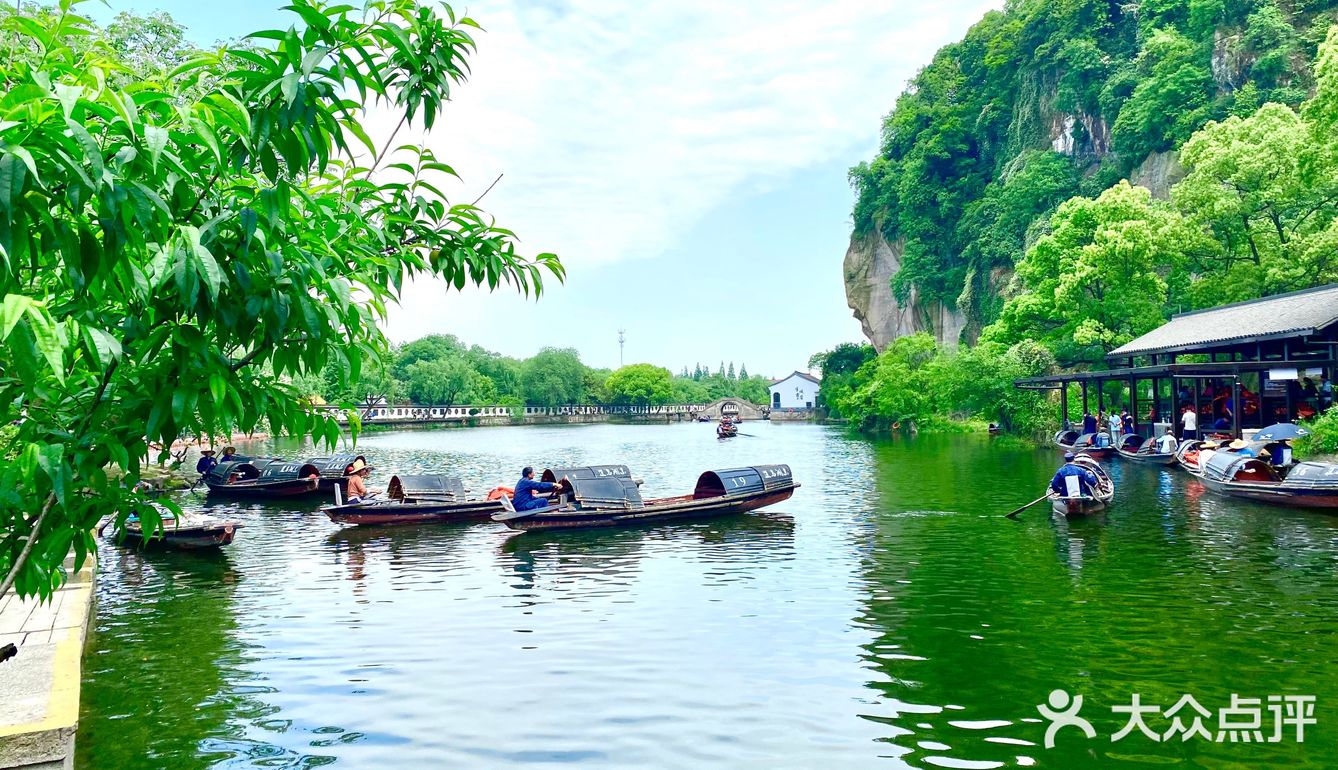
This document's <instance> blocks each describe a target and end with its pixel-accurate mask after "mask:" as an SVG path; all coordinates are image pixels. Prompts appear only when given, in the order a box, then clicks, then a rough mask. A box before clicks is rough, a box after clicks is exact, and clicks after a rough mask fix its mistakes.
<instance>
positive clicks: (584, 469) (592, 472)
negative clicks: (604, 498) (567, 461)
mask: <svg viewBox="0 0 1338 770" xmlns="http://www.w3.org/2000/svg"><path fill="white" fill-rule="evenodd" d="M564 476H565V477H567V478H569V479H573V480H575V479H604V478H620V479H630V478H632V471H631V469H629V468H628V467H627V466H626V465H585V466H581V467H575V468H548V469H546V470H545V471H544V472H543V475H542V476H540V477H539V479H540V480H541V481H547V482H548V483H549V484H556V483H558V482H559V481H561V480H562V477H564Z"/></svg>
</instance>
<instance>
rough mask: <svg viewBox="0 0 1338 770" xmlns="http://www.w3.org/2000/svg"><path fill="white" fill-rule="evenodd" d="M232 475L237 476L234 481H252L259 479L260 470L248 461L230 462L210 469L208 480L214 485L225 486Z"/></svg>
mask: <svg viewBox="0 0 1338 770" xmlns="http://www.w3.org/2000/svg"><path fill="white" fill-rule="evenodd" d="M233 475H236V476H237V478H236V479H235V481H253V480H255V479H258V478H260V469H259V468H257V467H256V466H255V464H254V463H252V462H251V461H250V460H232V461H229V462H226V463H219V464H218V465H215V466H214V467H213V468H211V469H210V471H209V476H208V479H209V481H212V482H213V483H215V484H227V483H228V479H230V478H232V476H233Z"/></svg>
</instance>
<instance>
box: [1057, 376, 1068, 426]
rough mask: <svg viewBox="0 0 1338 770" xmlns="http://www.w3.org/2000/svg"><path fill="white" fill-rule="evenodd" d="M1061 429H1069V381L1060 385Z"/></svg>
mask: <svg viewBox="0 0 1338 770" xmlns="http://www.w3.org/2000/svg"><path fill="white" fill-rule="evenodd" d="M1059 428H1060V430H1068V429H1069V384H1068V382H1067V381H1066V382H1061V383H1059Z"/></svg>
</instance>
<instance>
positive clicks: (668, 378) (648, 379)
mask: <svg viewBox="0 0 1338 770" xmlns="http://www.w3.org/2000/svg"><path fill="white" fill-rule="evenodd" d="M672 380H673V377H672V375H670V374H669V370H668V369H664V368H662V367H659V366H655V365H654V364H629V365H627V366H624V367H622V368H621V369H617V370H615V371H614V372H613V374H610V375H609V379H608V382H607V383H605V387H606V388H607V389H608V393H609V397H610V398H611V399H612V400H613V403H615V404H639V405H641V406H647V405H650V404H667V403H669V402H670V401H671V400H673V395H674V387H673V382H672Z"/></svg>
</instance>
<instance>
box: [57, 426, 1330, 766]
mask: <svg viewBox="0 0 1338 770" xmlns="http://www.w3.org/2000/svg"><path fill="white" fill-rule="evenodd" d="M743 430H744V432H745V433H748V434H752V435H746V436H740V437H739V438H736V439H731V440H726V441H717V440H716V439H715V437H714V431H715V428H714V426H713V425H705V424H679V425H669V426H623V425H587V426H567V427H531V428H509V427H508V428H475V429H465V430H459V429H456V430H437V431H403V432H394V433H379V434H372V435H366V436H364V437H363V439H362V441H361V442H360V444H359V449H360V450H361V451H363V452H365V453H367V454H368V455H369V456H370V458H371V460H372V462H373V464H374V465H375V466H376V467H377V470H376V471H375V472H374V473H373V476H372V479H371V486H373V487H376V486H384V484H385V483H386V481H387V480H388V479H389V477H390V474H391V473H394V472H424V471H438V470H446V469H451V470H453V471H454V472H456V473H458V474H459V475H461V476H463V477H464V478H465V479H466V482H467V485H468V486H470V487H472V488H473V489H474V490H476V491H479V490H486V489H489V488H491V487H493V486H495V485H497V484H499V483H507V484H513V483H514V481H515V479H516V477H517V476H518V472H519V469H520V467H521V466H522V465H525V464H531V465H534V466H536V467H544V466H549V465H562V466H568V465H586V464H597V463H626V464H628V465H629V466H631V468H632V470H633V473H634V474H635V475H637V476H639V477H641V478H644V480H645V485H644V486H643V491H644V492H645V493H646V494H647V495H648V496H660V495H669V494H678V493H680V492H686V491H689V490H690V489H691V488H692V486H693V484H694V483H695V480H696V476H697V474H698V473H699V472H700V471H702V470H706V469H711V468H727V467H735V466H739V465H752V464H763V463H775V462H785V463H789V464H790V465H791V466H792V468H793V470H794V476H795V479H796V480H797V481H799V482H800V483H801V484H802V485H803V486H802V488H801V489H799V490H798V491H797V492H796V493H795V495H794V497H793V498H792V499H791V500H789V501H788V502H785V503H782V504H780V505H777V506H774V507H773V508H770V509H766V510H764V511H761V512H757V513H752V514H745V515H739V516H733V517H728V518H722V519H716V520H709V521H701V522H692V523H677V524H670V525H662V526H653V527H642V528H636V529H626V530H614V531H587V532H566V533H525V534H519V535H513V534H512V533H510V531H509V530H506V529H505V528H503V527H502V525H500V524H493V523H491V522H482V523H474V524H456V525H438V526H421V527H399V528H381V529H341V528H340V527H338V526H336V525H334V524H332V523H331V522H330V521H329V520H328V519H326V518H325V517H324V516H323V515H321V514H320V513H318V512H317V511H316V510H315V508H316V504H315V503H310V504H305V503H304V504H293V503H287V504H285V503H278V504H250V503H242V504H237V503H218V504H206V503H204V502H203V497H202V496H197V497H194V498H188V500H192V501H194V502H191V503H190V505H192V506H193V507H204V508H207V509H209V510H210V511H211V512H213V513H222V514H228V515H232V516H235V517H236V518H239V519H241V520H243V521H244V522H245V524H246V528H245V529H243V530H241V531H240V533H239V535H238V538H237V540H236V542H235V543H234V544H233V545H232V546H230V547H228V548H226V549H224V550H223V551H222V552H221V553H216V554H213V555H208V554H203V555H202V554H189V553H152V552H150V553H142V552H138V551H133V550H127V549H121V548H118V547H115V546H107V547H105V548H104V549H103V553H102V556H101V564H100V574H99V576H98V588H97V609H96V617H95V619H94V622H93V628H92V630H91V635H90V639H89V642H88V648H87V650H86V654H85V658H84V685H83V701H82V708H83V714H82V720H81V726H80V732H79V736H78V762H77V767H79V768H84V769H86V770H120V769H121V768H172V769H173V770H177V769H182V770H186V769H189V768H206V767H208V768H252V767H267V768H276V767H278V768H305V767H320V766H327V765H328V766H333V767H336V768H339V769H340V770H345V769H352V768H430V767H431V768H436V767H537V766H542V765H551V764H554V763H570V764H582V765H589V766H595V767H617V768H625V767H656V768H688V767H692V768H700V767H713V768H774V767H795V768H818V767H822V768H836V767H840V768H856V767H889V768H903V767H915V768H932V767H949V768H996V767H1043V768H1059V769H1062V770H1067V769H1068V768H1086V767H1101V768H1106V767H1146V768H1152V767H1156V768H1162V767H1191V768H1242V769H1243V768H1259V767H1278V768H1333V767H1338V666H1336V665H1335V664H1336V663H1338V517H1333V516H1326V515H1324V514H1321V513H1314V512H1304V511H1301V512H1298V511H1287V510H1281V509H1274V508H1270V507H1266V506H1263V505H1260V504H1254V503H1248V502H1239V501H1234V500H1225V499H1222V498H1219V497H1216V496H1214V494H1213V493H1211V492H1208V491H1206V490H1204V489H1203V488H1202V487H1201V486H1200V485H1199V484H1198V483H1197V482H1195V481H1193V480H1192V479H1191V478H1190V477H1189V476H1188V475H1187V474H1185V473H1184V472H1182V471H1166V470H1162V469H1154V468H1146V467H1141V466H1140V467H1131V466H1130V465H1128V464H1121V463H1120V462H1119V461H1114V462H1113V463H1111V464H1110V468H1111V472H1112V476H1113V477H1114V479H1115V482H1116V485H1117V495H1116V500H1115V504H1114V506H1113V507H1112V509H1111V510H1110V511H1109V512H1108V513H1107V514H1105V515H1104V516H1102V517H1100V518H1097V519H1093V520H1085V521H1077V522H1072V523H1070V522H1066V521H1063V520H1055V519H1054V518H1052V516H1051V514H1050V513H1049V511H1048V509H1047V508H1046V507H1044V506H1037V507H1035V508H1032V509H1030V510H1028V511H1027V512H1026V513H1023V514H1022V516H1021V517H1020V519H1019V520H1017V521H1012V520H1008V519H1005V518H1002V516H1001V514H1003V513H1005V512H1007V511H1009V510H1011V509H1013V508H1015V507H1017V506H1018V505H1021V504H1022V503H1025V502H1027V501H1028V500H1031V499H1033V498H1035V497H1036V496H1037V495H1039V494H1040V490H1041V489H1042V488H1043V486H1044V485H1045V483H1046V482H1047V481H1048V479H1049V477H1050V474H1051V473H1052V472H1053V471H1054V467H1055V465H1056V462H1057V458H1058V455H1057V454H1056V453H1052V452H1049V451H1041V450H1035V449H1030V448H1025V447H1021V446H1019V445H1016V444H1011V443H1008V441H1007V440H995V441H991V440H990V439H989V438H987V437H984V436H922V437H919V438H915V439H909V440H908V439H900V440H886V441H870V440H868V439H864V438H860V437H856V436H851V435H849V434H847V433H845V432H843V431H842V430H841V429H839V428H833V427H822V426H815V425H771V424H768V423H757V422H750V423H745V424H744V428H743ZM281 450H282V451H283V452H285V453H286V456H295V455H298V454H301V453H302V452H301V451H300V450H297V449H294V448H293V447H291V446H288V447H281ZM1057 689H1058V690H1064V691H1066V692H1067V693H1070V694H1075V695H1079V694H1080V695H1082V696H1083V697H1084V703H1083V706H1082V709H1081V711H1080V712H1079V715H1080V716H1082V717H1084V718H1086V719H1088V720H1089V721H1090V723H1091V725H1092V727H1093V729H1094V730H1095V732H1096V737H1094V738H1091V739H1088V738H1086V737H1085V736H1084V734H1083V732H1082V731H1081V729H1080V728H1077V727H1072V726H1070V727H1065V728H1063V729H1062V730H1061V731H1059V732H1058V733H1057V734H1056V735H1055V741H1056V745H1055V747H1054V748H1046V747H1045V746H1044V736H1045V733H1046V727H1047V726H1048V724H1049V723H1048V722H1047V721H1045V720H1042V718H1041V715H1040V713H1039V712H1038V709H1037V706H1038V704H1043V703H1045V702H1046V699H1047V697H1048V696H1049V695H1050V693H1051V692H1052V691H1053V690H1057ZM1135 693H1137V694H1139V696H1140V697H1141V702H1142V704H1143V705H1144V706H1147V705H1149V704H1151V705H1155V706H1158V707H1159V708H1160V710H1161V711H1163V712H1164V711H1166V710H1168V709H1170V708H1171V707H1172V705H1173V704H1175V703H1176V701H1178V700H1180V699H1181V696H1183V695H1190V696H1192V697H1193V698H1194V699H1195V701H1196V703H1198V704H1199V705H1201V706H1202V707H1203V709H1204V710H1206V711H1209V712H1211V715H1212V716H1211V717H1209V718H1204V719H1203V720H1202V724H1203V726H1204V728H1206V730H1208V731H1209V732H1211V733H1212V734H1213V737H1214V738H1216V733H1217V731H1218V728H1219V724H1218V717H1219V715H1218V713H1217V712H1218V709H1222V708H1226V707H1227V706H1228V705H1229V701H1230V698H1231V696H1232V694H1233V693H1235V694H1238V695H1240V696H1241V697H1243V698H1259V699H1261V700H1262V701H1263V702H1264V703H1267V698H1268V697H1269V696H1298V695H1304V696H1315V698H1316V708H1315V712H1314V718H1315V722H1316V724H1312V725H1307V726H1306V727H1305V733H1304V743H1298V742H1297V740H1296V735H1295V732H1296V728H1295V727H1294V726H1292V725H1288V726H1287V727H1286V728H1285V731H1284V732H1283V735H1282V739H1281V740H1280V741H1278V742H1269V741H1268V740H1267V739H1268V738H1271V737H1273V735H1272V734H1273V721H1274V715H1273V714H1271V713H1270V712H1269V710H1268V708H1267V706H1264V707H1263V711H1262V713H1263V720H1262V727H1261V730H1262V732H1263V733H1265V734H1264V735H1263V736H1262V737H1264V738H1265V739H1266V740H1265V741H1264V742H1261V743H1257V742H1250V743H1241V742H1230V740H1229V736H1224V737H1227V738H1228V740H1226V741H1225V742H1221V743H1218V742H1216V741H1215V740H1211V741H1210V740H1206V739H1205V738H1204V737H1203V736H1202V735H1197V734H1196V735H1195V736H1194V737H1192V738H1191V739H1189V740H1182V738H1181V735H1179V734H1173V735H1172V736H1171V737H1170V739H1169V740H1165V741H1162V740H1158V741H1154V740H1152V739H1151V738H1149V737H1147V736H1146V735H1144V734H1143V733H1142V732H1140V731H1139V730H1137V729H1135V730H1134V731H1133V732H1132V734H1130V735H1128V736H1126V737H1123V738H1121V739H1120V740H1118V741H1115V740H1112V736H1113V735H1114V734H1115V733H1116V732H1117V731H1119V730H1120V729H1121V728H1122V727H1123V726H1124V725H1125V722H1126V721H1128V720H1127V717H1126V716H1125V715H1123V714H1117V713H1113V712H1112V710H1111V709H1112V707H1113V706H1121V705H1123V706H1126V707H1127V706H1128V705H1129V704H1130V702H1131V699H1132V696H1133V694H1135ZM1278 707H1279V708H1281V704H1278ZM1177 716H1179V717H1180V718H1181V721H1182V724H1183V725H1185V726H1186V727H1192V724H1193V721H1194V717H1195V716H1197V714H1195V713H1193V707H1192V705H1186V706H1184V707H1183V708H1182V709H1181V711H1180V712H1179V713H1178V715H1177ZM1145 721H1146V722H1147V723H1148V725H1149V728H1150V730H1152V731H1155V732H1156V733H1157V734H1158V737H1159V738H1160V737H1162V735H1163V734H1164V733H1165V732H1166V731H1167V730H1169V729H1171V728H1172V726H1173V720H1172V719H1171V718H1168V717H1166V716H1165V715H1164V714H1163V713H1152V714H1149V715H1148V716H1147V717H1146V720H1145ZM1248 721H1249V719H1248V718H1247V719H1246V722H1247V723H1248Z"/></svg>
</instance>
